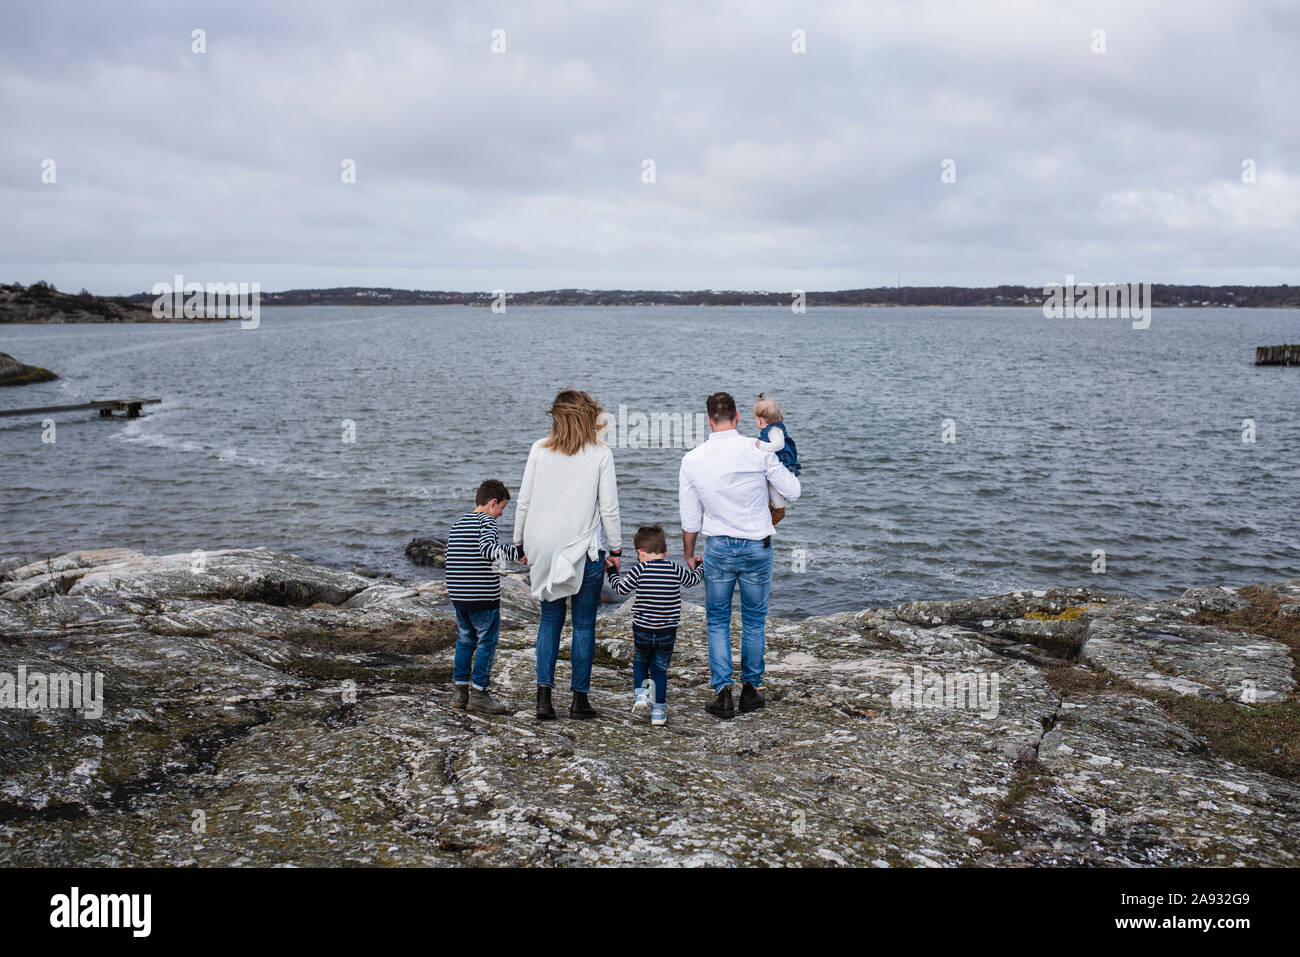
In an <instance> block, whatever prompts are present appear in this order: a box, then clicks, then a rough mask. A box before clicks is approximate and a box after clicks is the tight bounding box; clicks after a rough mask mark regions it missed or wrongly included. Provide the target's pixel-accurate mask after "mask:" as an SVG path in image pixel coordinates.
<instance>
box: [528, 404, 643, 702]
mask: <svg viewBox="0 0 1300 957" xmlns="http://www.w3.org/2000/svg"><path fill="white" fill-rule="evenodd" d="M547 414H548V415H550V417H551V432H550V434H549V435H548V436H547V437H546V438H544V439H538V440H537V441H536V442H534V443H533V447H532V448H531V449H530V450H529V452H528V464H527V465H526V466H525V467H524V478H523V482H522V483H521V484H520V488H519V502H518V504H517V505H516V506H515V538H514V540H515V543H516V544H519V545H522V546H523V551H524V554H525V555H527V556H528V567H529V570H530V572H531V576H532V577H531V581H532V590H533V595H534V596H535V597H536V598H537V600H538V601H540V602H541V603H542V620H541V623H540V624H539V625H538V627H537V717H538V719H540V720H543V721H546V720H550V719H552V718H554V717H555V707H554V705H553V704H552V703H551V690H552V689H553V688H554V686H555V662H556V660H557V658H558V657H559V653H560V633H561V632H562V631H563V630H564V618H565V612H566V608H567V603H568V601H569V600H570V599H572V601H573V652H572V655H571V662H572V665H573V679H572V683H571V685H570V687H571V689H572V691H573V701H572V703H571V704H570V706H569V717H570V718H594V717H596V716H597V715H598V714H599V712H598V711H597V710H596V709H595V708H593V707H592V706H591V704H590V702H589V701H588V700H587V695H588V694H589V692H590V690H591V662H592V658H593V657H594V656H595V653H596V606H597V605H598V604H599V602H600V586H601V581H602V579H603V578H604V574H605V563H606V562H607V561H608V562H609V564H610V565H611V566H612V567H613V568H614V570H615V571H617V570H618V568H619V557H620V556H621V555H622V544H623V543H622V534H621V532H620V529H619V518H618V486H617V484H616V481H615V478H614V456H613V454H612V453H611V452H610V450H609V448H608V446H606V445H605V443H604V442H603V441H601V437H600V430H601V424H602V421H601V420H602V416H603V415H604V410H603V409H601V407H600V403H599V402H597V401H596V400H595V399H593V398H592V397H591V396H590V395H588V394H587V393H586V392H579V391H578V390H576V389H565V390H564V391H563V392H561V393H560V394H559V395H557V396H556V397H555V401H554V402H553V403H552V404H551V408H550V411H549V412H548V413H547Z"/></svg>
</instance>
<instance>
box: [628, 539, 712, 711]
mask: <svg viewBox="0 0 1300 957" xmlns="http://www.w3.org/2000/svg"><path fill="white" fill-rule="evenodd" d="M632 543H633V545H635V546H636V557H637V562H638V564H637V565H636V566H635V567H634V568H632V570H631V571H629V572H628V573H627V574H625V575H620V574H619V573H618V572H616V571H614V569H613V567H612V566H610V567H609V569H608V572H609V584H610V587H612V588H613V589H614V591H615V592H616V593H618V594H620V595H626V594H628V593H629V592H632V591H636V602H635V603H634V604H633V605H632V644H633V647H634V648H635V657H634V658H633V659H632V688H633V691H634V692H635V695H636V696H635V700H634V701H633V703H632V715H633V717H634V718H636V719H637V720H640V721H644V720H645V717H646V714H647V713H648V714H649V715H650V723H651V724H652V725H664V724H667V723H668V664H669V662H670V661H671V660H672V657H673V645H674V644H675V643H676V641H677V626H678V624H680V623H681V619H682V589H683V588H693V587H694V586H696V585H698V584H699V583H700V582H701V581H703V580H704V572H703V571H702V570H701V569H699V568H696V569H687V568H686V567H685V566H684V565H681V564H679V563H677V562H670V561H669V560H668V539H667V536H665V535H664V530H663V526H661V525H642V526H641V527H640V528H639V529H637V532H636V538H635V539H633V542H632ZM652 681H653V682H654V702H653V704H652V703H651V700H650V685H651V682H652Z"/></svg>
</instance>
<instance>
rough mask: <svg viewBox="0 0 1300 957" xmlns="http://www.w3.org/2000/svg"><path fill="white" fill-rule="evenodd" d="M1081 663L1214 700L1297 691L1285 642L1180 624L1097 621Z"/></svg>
mask: <svg viewBox="0 0 1300 957" xmlns="http://www.w3.org/2000/svg"><path fill="white" fill-rule="evenodd" d="M1079 661H1080V663H1081V664H1085V665H1091V666H1093V667H1097V668H1104V669H1106V670H1107V671H1109V672H1111V673H1113V674H1116V675H1119V676H1121V677H1123V678H1127V679H1128V680H1129V681H1131V682H1132V683H1133V684H1135V685H1137V686H1138V687H1140V688H1146V689H1148V690H1152V691H1172V692H1175V693H1177V694H1182V695H1197V696H1199V697H1203V698H1209V699H1211V700H1216V701H1221V700H1224V699H1229V700H1233V701H1246V702H1257V701H1258V702H1265V701H1283V700H1285V699H1286V697H1287V696H1288V695H1289V694H1290V692H1291V690H1292V688H1294V687H1295V681H1294V678H1293V676H1292V661H1291V656H1290V654H1289V653H1288V651H1287V648H1286V646H1285V645H1283V644H1282V643H1281V642H1278V641H1274V640H1273V639H1271V638H1264V637H1261V636H1259V635H1250V634H1244V633H1242V632H1235V631H1224V630H1222V629H1218V628H1210V627H1203V626H1199V625H1188V624H1183V623H1181V622H1168V621H1161V622H1153V623H1152V624H1151V625H1145V623H1143V622H1141V621H1140V620H1139V621H1136V622H1132V621H1120V622H1116V621H1096V622H1093V623H1092V625H1091V628H1090V630H1089V633H1088V640H1087V641H1086V642H1085V643H1084V645H1083V650H1082V653H1081V655H1080V659H1079Z"/></svg>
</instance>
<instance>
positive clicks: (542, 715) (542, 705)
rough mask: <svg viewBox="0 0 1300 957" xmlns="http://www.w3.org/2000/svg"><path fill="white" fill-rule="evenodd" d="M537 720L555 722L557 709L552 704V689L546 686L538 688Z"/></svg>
mask: <svg viewBox="0 0 1300 957" xmlns="http://www.w3.org/2000/svg"><path fill="white" fill-rule="evenodd" d="M537 720H538V721H554V720H555V708H554V706H553V705H552V704H551V689H550V688H548V687H547V686H546V685H538V686H537Z"/></svg>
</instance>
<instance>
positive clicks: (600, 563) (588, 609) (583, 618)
mask: <svg viewBox="0 0 1300 957" xmlns="http://www.w3.org/2000/svg"><path fill="white" fill-rule="evenodd" d="M604 578H605V553H604V552H601V553H600V554H598V555H597V556H596V557H595V558H594V559H588V560H587V567H586V569H585V570H584V571H583V575H582V587H581V588H579V589H578V593H577V594H576V595H574V596H572V598H557V599H556V600H555V601H544V602H542V621H541V623H540V624H539V625H538V626H537V683H538V684H539V685H546V687H548V688H553V687H555V662H556V660H557V659H558V658H559V657H560V632H562V631H563V630H564V615H565V611H566V609H567V607H568V603H569V602H570V601H572V602H573V650H572V652H570V655H569V662H570V664H572V665H573V681H572V683H571V684H570V686H569V687H570V689H571V690H573V691H581V692H582V693H583V694H586V693H587V692H588V691H590V690H591V661H592V659H593V658H595V657H596V606H597V605H599V604H600V585H601V582H602V581H603V580H604Z"/></svg>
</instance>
